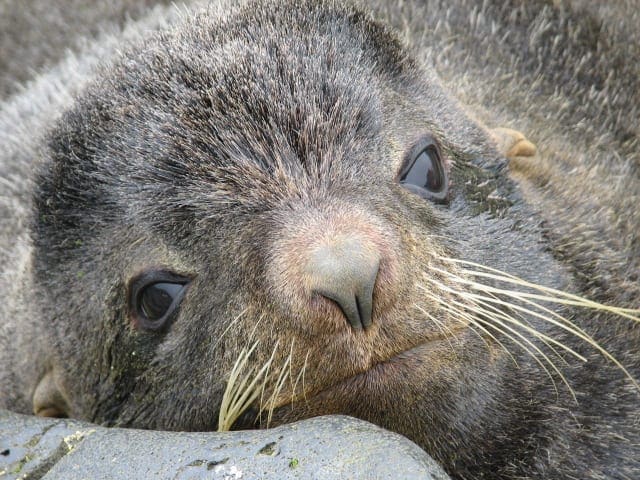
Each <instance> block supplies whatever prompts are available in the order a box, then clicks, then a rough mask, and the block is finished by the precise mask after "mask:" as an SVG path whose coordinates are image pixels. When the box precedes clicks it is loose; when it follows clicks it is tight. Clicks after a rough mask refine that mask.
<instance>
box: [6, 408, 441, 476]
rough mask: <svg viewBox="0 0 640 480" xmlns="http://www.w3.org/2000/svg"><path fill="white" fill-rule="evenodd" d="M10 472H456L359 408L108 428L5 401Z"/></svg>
mask: <svg viewBox="0 0 640 480" xmlns="http://www.w3.org/2000/svg"><path fill="white" fill-rule="evenodd" d="M0 478H2V479H5V478H6V479H19V478H20V479H22V478H24V479H46V480H51V479H65V480H74V479H87V478H90V479H93V480H100V479H109V480H117V479H147V478H153V479H176V480H177V479H180V480H186V479H196V478H197V479H200V478H206V479H228V480H236V479H243V480H247V479H278V480H280V479H288V478H301V479H323V480H331V479H367V480H374V479H394V480H395V479H414V478H415V479H425V480H448V479H449V477H448V476H447V475H446V474H445V473H443V471H442V470H441V469H440V467H438V466H437V465H436V463H435V462H434V461H433V460H432V459H431V457H429V456H428V455H427V454H426V453H425V452H423V451H422V450H421V449H420V448H419V447H418V446H416V445H415V444H413V443H412V442H410V441H409V440H407V439H406V438H404V437H402V436H401V435H398V434H395V433H391V432H388V431H386V430H383V429H381V428H379V427H376V426H374V425H372V424H370V423H367V422H364V421H362V420H356V419H354V418H351V417H343V416H327V417H318V418H312V419H310V420H305V421H302V422H297V423H293V424H289V425H285V426H282V427H278V428H274V429H271V430H255V431H242V432H227V433H212V432H203V433H184V432H159V431H149V430H133V429H119V428H103V427H99V426H96V425H92V424H88V423H82V422H76V421H70V420H57V419H41V418H37V417H29V416H24V415H17V414H14V413H11V412H7V411H3V410H0Z"/></svg>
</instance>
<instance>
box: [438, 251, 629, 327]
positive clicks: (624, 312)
mask: <svg viewBox="0 0 640 480" xmlns="http://www.w3.org/2000/svg"><path fill="white" fill-rule="evenodd" d="M438 258H439V259H441V260H443V261H448V262H453V263H460V264H463V265H470V266H473V267H477V268H481V269H483V270H486V271H489V272H493V273H494V274H495V275H492V274H490V273H486V272H478V271H475V270H468V269H465V272H467V273H470V274H472V275H475V276H479V277H485V278H492V279H494V280H500V281H503V282H506V283H513V284H516V285H521V286H524V287H528V288H531V289H533V290H538V291H541V292H547V293H549V294H551V295H552V296H540V297H534V298H538V299H539V300H545V301H549V302H553V303H561V304H563V305H572V306H576V307H585V308H592V309H594V310H603V311H606V312H609V313H614V314H616V315H619V316H621V317H625V318H628V319H630V320H634V321H636V322H640V309H634V308H622V307H613V306H610V305H605V304H602V303H598V302H595V301H593V300H589V299H588V298H584V297H581V296H579V295H575V294H572V293H569V292H565V291H562V290H557V289H555V288H551V287H545V286H544V285H539V284H537V283H532V282H528V281H526V280H523V279H521V278H519V277H516V276H515V275H511V274H509V273H507V272H503V271H501V270H497V269H495V268H491V267H487V266H485V265H481V264H479V263H475V262H470V261H467V260H460V259H456V258H448V257H438ZM518 293H523V292H518ZM527 295H535V294H527ZM558 297H564V298H565V299H567V300H562V299H560V298H558ZM530 298H532V297H530Z"/></svg>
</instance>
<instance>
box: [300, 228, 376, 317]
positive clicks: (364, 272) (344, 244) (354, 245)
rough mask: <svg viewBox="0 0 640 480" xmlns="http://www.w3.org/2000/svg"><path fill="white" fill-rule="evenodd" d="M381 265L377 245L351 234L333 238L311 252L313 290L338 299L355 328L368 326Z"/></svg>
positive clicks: (309, 268) (309, 263) (308, 270)
mask: <svg viewBox="0 0 640 480" xmlns="http://www.w3.org/2000/svg"><path fill="white" fill-rule="evenodd" d="M379 266H380V254H379V252H377V251H376V250H375V248H371V247H369V246H365V244H364V243H363V242H362V241H360V240H359V239H357V238H354V237H351V236H349V237H342V238H338V239H332V240H331V242H330V243H328V244H323V245H321V246H318V247H317V248H316V249H315V250H314V251H313V252H312V253H311V255H310V258H309V261H308V263H307V272H308V274H309V276H310V278H311V291H312V292H313V293H317V294H319V295H322V296H323V297H326V298H328V299H330V300H333V301H334V302H336V303H337V304H338V306H339V307H340V309H341V310H342V313H344V316H345V317H346V318H347V321H348V322H349V324H351V326H352V327H353V328H356V329H362V328H367V327H369V326H370V325H371V314H372V311H373V289H374V285H375V283H376V277H377V276H378V269H379Z"/></svg>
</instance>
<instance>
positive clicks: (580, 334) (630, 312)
mask: <svg viewBox="0 0 640 480" xmlns="http://www.w3.org/2000/svg"><path fill="white" fill-rule="evenodd" d="M438 258H439V259H440V260H443V261H446V262H451V263H454V264H460V265H469V266H472V267H475V268H479V269H482V270H484V271H478V270H471V269H468V268H464V267H463V268H462V270H461V272H462V273H464V274H466V275H469V276H471V277H480V278H487V279H491V280H495V281H498V282H503V283H508V284H512V285H518V286H520V287H525V288H529V289H532V290H535V291H538V292H541V293H542V294H539V293H530V292H525V291H518V290H510V289H506V288H499V287H494V286H491V285H485V284H483V283H480V282H478V281H476V280H472V279H469V278H463V277H461V276H459V275H457V274H455V273H452V272H448V271H446V270H444V269H442V268H438V267H435V266H430V267H429V268H430V269H431V270H433V271H434V272H437V273H440V274H442V275H445V276H447V277H449V278H450V279H452V280H453V281H454V282H456V283H461V284H464V285H467V286H468V287H469V288H471V289H473V290H476V291H479V292H482V294H478V293H471V292H458V291H456V290H455V289H451V288H449V287H447V286H446V285H444V284H442V283H441V282H438V281H437V280H436V279H434V278H431V277H429V276H426V279H427V280H428V281H430V282H432V283H434V284H436V285H437V286H438V287H439V288H442V289H445V291H449V292H450V293H453V294H454V295H455V294H457V295H460V296H462V297H468V298H469V299H470V300H472V301H474V302H487V303H484V305H485V307H487V306H488V304H493V305H501V306H504V307H507V308H509V309H511V310H514V311H517V312H522V313H523V314H525V315H530V316H532V317H535V318H538V319H540V320H542V321H544V322H547V323H549V324H552V325H554V326H557V327H558V328H560V329H562V330H564V331H566V332H568V333H570V334H571V335H574V336H576V337H577V338H579V339H581V340H583V341H584V342H586V343H587V344H589V345H591V346H592V347H593V348H595V349H596V350H597V351H598V352H599V353H600V354H602V355H603V356H604V357H605V358H606V359H608V360H609V361H611V362H612V363H613V364H614V365H616V367H618V368H619V369H620V370H621V371H622V372H624V374H625V375H626V376H627V378H628V379H629V380H631V382H632V383H633V384H634V385H635V387H636V388H637V389H638V390H640V384H639V383H638V381H637V380H636V379H635V378H634V377H633V376H632V375H631V373H630V372H629V371H628V370H627V369H626V368H625V367H624V365H622V363H620V362H619V361H618V360H617V359H616V358H615V357H614V356H613V355H611V354H610V353H609V352H608V351H607V350H606V349H605V348H603V347H602V346H601V345H600V344H599V343H598V342H597V341H596V340H595V339H593V338H592V337H591V336H590V335H589V334H588V333H586V332H585V331H584V330H583V329H582V328H580V327H579V326H577V325H575V324H574V323H573V322H571V321H570V320H568V319H567V318H565V317H563V316H562V315H560V314H558V313H557V312H554V311H553V310H551V309H549V308H547V307H546V306H544V305H541V304H540V303H538V301H541V302H547V303H554V304H559V305H567V306H574V307H581V308H588V309H592V310H596V311H604V312H608V313H611V314H615V315H618V316H620V317H624V318H627V319H630V320H633V321H638V322H640V316H638V315H640V310H636V309H629V308H619V307H612V306H609V305H604V304H601V303H598V302H594V301H592V300H588V299H586V298H582V297H580V296H578V295H574V294H571V293H567V292H563V291H561V290H557V289H553V288H550V287H545V286H542V285H538V284H535V283H532V282H528V281H526V280H523V279H521V278H518V277H516V276H514V275H511V274H509V273H506V272H502V271H500V270H497V269H495V268H491V267H487V266H485V265H481V264H478V263H475V262H470V261H466V260H460V259H453V258H448V257H438ZM487 272H490V273H487ZM494 294H496V295H503V296H506V297H510V298H513V299H516V300H518V301H520V302H523V303H525V304H527V305H530V306H531V307H533V308H526V307H523V306H521V305H517V304H515V303H512V302H509V301H505V300H502V299H500V298H498V297H496V296H495V295H494ZM509 317H510V316H509ZM503 318H504V317H503ZM511 318H512V317H511ZM512 320H513V321H516V322H517V320H516V319H513V318H512ZM518 324H519V325H520V326H521V327H522V328H527V327H525V324H524V323H523V322H518ZM529 328H530V327H529ZM533 330H534V332H535V333H533V332H532V333H533V334H534V335H535V336H537V337H538V338H541V337H540V335H542V334H541V333H540V332H537V330H535V329H533ZM541 339H542V338H541ZM547 340H548V341H551V342H552V343H554V344H556V345H558V346H560V347H562V348H563V349H564V350H565V351H568V352H569V353H571V354H572V355H574V356H576V357H577V358H580V359H583V360H585V361H586V359H585V357H583V356H581V355H579V354H577V353H576V352H575V351H573V350H572V349H569V348H568V347H566V346H565V345H563V344H562V343H560V342H557V341H555V340H553V339H551V338H550V337H547ZM545 343H546V342H545ZM548 346H549V348H552V347H551V346H550V345H548ZM561 358H562V357H561Z"/></svg>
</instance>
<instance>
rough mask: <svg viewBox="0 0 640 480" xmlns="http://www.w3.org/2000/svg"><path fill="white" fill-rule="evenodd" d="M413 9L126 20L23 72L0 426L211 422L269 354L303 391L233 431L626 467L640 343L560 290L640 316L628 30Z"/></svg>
mask: <svg viewBox="0 0 640 480" xmlns="http://www.w3.org/2000/svg"><path fill="white" fill-rule="evenodd" d="M60 3H62V4H63V3H64V2H60ZM141 3H142V2H141ZM416 3H418V4H417V5H413V4H412V2H398V3H396V2H389V3H387V2H379V4H378V2H371V3H370V4H368V5H361V6H359V7H357V8H355V7H350V6H349V7H343V6H339V5H336V4H334V3H331V2H305V3H304V4H302V5H297V4H295V2H293V3H287V2H285V3H284V4H280V3H278V4H271V3H269V2H265V3H264V4H262V3H258V4H251V5H250V6H249V7H242V6H240V7H235V6H234V7H233V8H232V9H231V10H230V11H229V12H227V10H226V9H225V8H222V7H217V6H212V5H206V6H205V8H204V9H203V10H200V7H198V6H193V12H192V11H190V10H188V9H186V8H183V9H182V10H177V11H176V10H174V9H173V7H164V6H162V5H158V6H156V7H154V8H151V7H150V8H149V10H148V11H147V13H144V11H145V10H144V8H142V7H141V6H140V5H136V6H135V12H136V13H135V16H136V18H133V19H127V15H126V14H122V15H121V14H119V13H114V17H113V18H115V19H116V21H114V22H112V23H111V22H110V23H108V25H107V26H106V27H104V28H102V27H101V28H97V27H96V31H95V32H91V33H90V34H88V36H87V35H83V38H82V39H81V40H80V39H78V38H75V37H74V36H73V35H68V36H64V35H63V36H61V37H56V38H59V42H57V43H55V44H54V47H55V45H58V47H56V48H53V47H52V50H53V52H51V53H50V54H49V55H51V56H52V57H56V55H58V58H61V60H60V61H59V62H57V63H49V64H48V67H47V68H45V70H44V71H43V72H42V73H40V74H38V75H34V76H33V78H32V79H31V80H30V81H28V82H25V83H24V84H23V86H15V84H13V83H11V82H12V81H13V80H14V79H15V80H20V81H24V79H25V78H26V77H28V75H29V74H28V72H29V71H30V69H29V68H25V67H24V65H29V62H30V59H29V58H12V57H11V55H9V56H7V57H6V58H8V65H10V66H11V68H8V69H7V71H15V72H19V73H17V74H15V75H14V77H13V78H9V79H7V77H3V80H2V81H3V82H4V83H3V85H2V92H4V95H5V97H4V99H3V103H2V104H1V112H0V126H1V128H0V152H1V153H0V181H1V182H2V188H3V190H2V196H1V200H0V219H1V220H0V222H1V223H0V225H1V226H2V230H1V232H0V242H1V243H0V246H1V249H0V255H1V256H0V262H1V263H2V265H3V276H2V277H1V279H0V292H1V294H2V299H3V304H2V307H0V313H1V315H2V326H1V327H0V328H1V329H0V346H1V347H2V348H1V349H0V358H1V359H2V364H3V370H2V372H0V387H1V388H0V391H1V393H0V406H2V407H5V408H10V409H14V410H17V411H23V412H32V411H35V412H36V413H38V414H41V415H69V416H73V417H77V418H82V419H86V420H90V421H94V422H100V423H105V424H108V425H122V426H136V427H145V428H159V429H175V430H185V429H186V430H208V429H209V430H210V429H215V428H216V427H217V420H218V413H219V411H220V406H221V404H222V403H223V392H224V391H225V388H226V385H227V381H228V380H229V377H230V372H231V370H232V369H233V366H234V364H236V360H237V359H238V357H239V356H240V355H241V352H242V351H243V350H244V351H246V350H245V349H246V348H247V347H251V346H252V345H255V348H254V350H253V351H252V355H251V356H250V358H251V360H250V362H252V363H253V364H255V365H256V366H261V365H264V364H266V363H268V361H271V362H272V363H271V365H273V370H275V371H276V372H279V371H289V372H291V374H290V375H288V376H289V377H290V378H289V379H288V380H287V381H285V382H284V386H282V385H281V386H280V388H276V387H275V386H274V385H275V384H276V383H278V382H277V381H276V380H277V378H278V377H277V375H276V377H275V379H274V378H272V377H269V376H267V378H268V381H267V383H266V384H265V391H266V392H267V396H268V394H269V393H274V394H273V395H272V396H271V397H270V400H271V402H270V405H268V408H267V409H265V411H264V412H262V414H259V412H258V410H259V409H260V408H262V406H263V405H262V403H261V402H259V401H257V400H256V402H254V403H253V404H252V405H251V407H252V408H250V409H249V410H247V411H246V412H245V413H244V415H243V416H242V417H240V419H239V420H238V422H237V423H236V424H235V426H236V427H237V428H239V427H245V428H246V427H252V426H258V425H262V426H266V424H267V421H266V417H267V412H266V410H268V417H269V423H270V424H278V423H283V422H287V421H293V420H296V419H299V418H305V417H308V416H313V415H321V414H327V413H344V414H349V415H353V416H357V417H360V418H363V419H365V420H369V421H372V422H374V423H377V424H379V425H382V426H384V427H386V428H389V429H391V430H394V431H397V432H400V433H403V434H405V435H407V436H408V437H409V438H411V439H412V440H413V441H415V442H416V443H418V444H419V445H421V446H422V447H423V448H424V449H425V450H426V451H428V452H429V453H430V454H431V455H432V456H433V457H434V458H435V459H436V460H438V461H439V462H440V463H441V464H442V465H443V466H444V467H445V469H446V470H447V471H448V472H449V474H450V475H452V477H454V478H505V479H515V478H585V479H587V478H591V479H597V478H634V477H635V476H638V474H639V472H640V464H639V463H638V458H640V455H639V453H640V452H638V448H639V447H638V445H639V444H640V427H639V425H638V418H639V415H640V397H639V396H638V390H637V387H636V386H635V385H634V383H633V381H632V380H631V379H630V378H629V376H630V377H632V378H635V379H638V377H639V376H640V366H639V363H638V355H637V352H638V347H639V346H640V329H639V328H638V325H637V323H635V322H634V321H633V320H631V319H629V318H624V317H622V318H621V317H620V316H619V315H615V313H616V312H611V311H607V310H604V309H602V308H600V307H597V306H593V305H592V308H590V309H585V308H581V307H583V306H585V302H582V301H578V300H576V298H577V297H567V296H560V297H557V295H559V294H557V293H554V292H555V290H558V291H567V292H573V293H575V294H578V295H580V296H583V297H588V298H590V299H592V300H594V301H597V302H601V303H606V304H608V305H615V306H616V307H621V308H637V307H638V304H639V302H640V287H639V282H638V276H637V275H638V269H639V263H640V254H639V253H640V252H639V248H640V242H639V241H638V230H639V228H638V225H639V224H640V220H639V218H638V216H639V215H640V214H639V213H638V208H637V205H638V204H640V182H639V180H638V166H639V159H638V151H639V149H638V132H639V125H638V105H639V104H640V98H638V96H639V95H640V80H639V77H640V75H638V73H639V71H638V69H639V68H640V67H639V66H638V65H639V62H638V61H637V60H638V58H639V51H640V46H639V43H638V39H637V37H634V35H637V34H636V33H634V29H633V25H636V24H637V15H638V14H637V13H636V11H635V9H634V8H633V7H634V6H633V4H632V3H630V2H629V3H627V4H622V5H620V6H619V7H618V9H606V8H604V7H601V8H599V9H596V8H594V7H593V6H590V5H588V4H585V5H583V3H584V2H572V3H568V4H564V3H558V2H556V3H545V2H523V3H522V4H519V3H518V2H514V3H508V4H502V3H501V4H500V5H494V4H493V3H492V2H485V3H484V4H483V5H482V6H481V7H480V6H477V5H475V2H464V1H460V2H446V3H445V4H440V3H439V2H424V3H425V4H422V2H416ZM496 3H498V2H496ZM7 5H8V6H6V7H5V8H7V9H11V4H10V3H9V4H7ZM17 8H18V7H16V9H17ZM119 8H122V12H127V11H128V8H130V7H129V6H127V4H126V2H123V3H122V4H119ZM131 8H133V7H131ZM361 9H363V10H364V11H366V10H369V9H370V10H371V12H372V13H371V15H372V17H369V14H368V13H363V11H362V10H361ZM16 11H17V10H16ZM59 12H60V15H61V16H62V17H63V18H64V15H65V9H64V8H61V9H59ZM194 12H196V13H194ZM16 15H18V17H19V14H17V13H16ZM117 19H121V20H120V22H118V21H117ZM374 19H376V20H374ZM634 21H635V22H636V23H634ZM41 22H42V23H40V26H42V25H44V26H45V27H46V26H47V25H49V26H50V25H51V22H49V21H47V19H42V20H41ZM36 23H37V22H36ZM16 25H21V23H20V22H16ZM7 28H9V27H7ZM42 29H43V30H46V28H44V27H43V28H42ZM69 30H70V31H72V30H73V27H72V26H70V27H69ZM83 31H84V30H83ZM155 31H159V33H154V32H155ZM7 32H8V35H9V36H10V37H11V38H14V39H18V40H20V39H22V41H23V42H24V43H25V44H26V45H31V44H32V43H33V41H34V40H33V39H32V40H30V39H29V37H28V36H27V35H25V33H24V30H23V29H21V30H18V31H16V32H10V31H9V30H7ZM5 35H7V33H6V32H5ZM18 40H17V43H20V42H19V41H18ZM30 42H31V44H30ZM32 47H33V45H31V47H29V48H25V49H24V51H27V52H28V51H31V49H32ZM63 47H69V48H70V49H71V52H68V53H66V54H63V53H62V50H61V49H62V48H63ZM35 51H38V49H37V48H35ZM40 65H43V62H42V60H41V55H40V56H39V55H38V54H34V56H33V66H34V68H39V66H40ZM45 65H46V63H45ZM436 73H437V75H436ZM438 76H439V78H438ZM487 126H489V127H494V126H508V127H512V128H517V129H519V130H522V131H525V132H527V135H528V137H529V138H530V139H533V140H535V141H536V143H537V145H538V149H539V153H538V155H537V156H535V157H524V158H521V157H515V158H510V159H509V160H508V161H507V159H506V158H505V155H504V153H505V152H503V151H501V150H500V149H499V148H497V147H496V145H495V142H494V140H495V135H493V134H492V133H491V131H490V130H489V129H488V128H487ZM423 152H437V153H435V154H433V155H435V156H434V157H431V162H432V166H431V167H432V169H431V170H430V171H432V172H440V174H441V175H442V177H441V178H440V179H441V180H442V182H438V181H433V182H431V184H429V182H427V184H426V185H427V186H429V185H430V186H429V188H427V189H426V190H425V189H418V191H419V192H418V193H420V192H426V194H425V195H416V194H415V193H416V189H409V188H406V187H405V186H403V184H404V181H405V179H406V177H405V176H404V174H405V173H406V172H407V171H408V169H409V167H411V165H412V161H413V160H416V161H418V159H419V158H421V155H422V153H423ZM434 165H437V166H434ZM403 172H404V173H403ZM445 180H446V182H445ZM401 181H402V182H401ZM444 183H446V184H447V186H444V185H443V184H444ZM429 192H430V193H429ZM431 194H434V195H431ZM327 258H329V259H330V260H335V261H327V260H326V259H327ZM461 262H467V263H461ZM335 264H339V265H338V266H336V265H335ZM344 265H347V267H345V266H344ZM499 272H507V273H508V274H509V275H513V277H507V276H505V275H504V274H503V273H499ZM492 276H493V277H492ZM516 278H522V279H525V280H527V281H529V282H531V284H527V285H525V284H523V282H522V281H520V280H516ZM480 279H481V280H483V282H484V283H483V284H482V285H483V286H480V285H479V284H478V282H479V281H480ZM465 282H466V283H465ZM510 282H511V283H510ZM505 284H506V286H505ZM154 285H156V286H157V285H162V288H164V289H165V290H164V293H166V294H167V295H169V296H170V297H171V299H172V300H173V301H172V303H171V306H167V305H165V306H167V310H166V311H167V312H170V313H171V315H169V314H168V313H167V315H166V316H165V315H156V316H155V317H154V315H153V314H152V313H153V310H154V308H153V302H151V304H148V302H147V304H146V307H145V299H147V296H146V295H147V293H145V292H147V291H148V288H149V287H150V286H152V287H153V286H154ZM461 285H462V286H461ZM514 285H516V286H517V287H514ZM532 285H541V286H544V287H546V288H552V289H555V290H553V291H551V290H540V289H538V290H536V289H535V288H534V287H533V286H532ZM156 288H157V287H156ZM509 288H510V289H511V290H513V289H514V288H520V289H521V290H519V292H520V293H521V294H525V295H529V296H522V295H520V296H518V295H515V296H514V294H513V292H512V293H511V294H509V293H508V292H507V290H509ZM478 289H479V290H478ZM532 289H533V290H532ZM511 290H509V291H511ZM344 291H349V292H351V293H353V295H352V296H351V297H344V296H343V292H344ZM176 292H178V293H176ZM541 292H542V293H541ZM156 293H157V292H156ZM543 294H544V296H546V297H547V298H548V297H549V296H556V299H557V298H561V299H564V300H563V301H564V303H560V304H559V303H558V302H556V303H553V302H550V303H545V302H546V300H540V299H539V298H537V297H534V296H531V295H539V296H543ZM473 295H482V296H481V297H474V296H473ZM505 295H506V296H507V298H506V299H505V298H504V296H505ZM509 295H510V296H509ZM514 298H515V299H516V300H515V301H513V299H514ZM492 299H493V300H492ZM509 299H512V302H510V303H509V305H507V304H506V303H507V301H508V300H509ZM352 301H354V302H355V304H354V305H355V307H353V308H352V306H353V305H352V304H351V303H350V302H352ZM535 301H538V302H539V305H540V306H541V308H538V309H537V310H534V314H532V313H531V310H530V309H531V303H530V302H535ZM499 302H503V303H499ZM528 302H529V303H528ZM572 302H573V303H572ZM140 304H142V305H140ZM150 305H151V306H150ZM594 305H595V304H594ZM156 306H157V305H156ZM544 309H547V310H546V311H545V310H544ZM163 311H164V310H163ZM150 312H151V313H150ZM550 312H552V313H550ZM625 312H627V311H625ZM161 313H162V312H161ZM535 313H537V315H536V314H535ZM623 313H624V312H623ZM627 313H628V312H627ZM629 315H631V316H633V314H629ZM156 317H157V318H156ZM487 317H491V318H492V320H490V319H488V318H487ZM562 319H570V320H571V321H572V322H573V324H575V325H577V326H579V328H580V330H577V329H576V328H573V329H572V331H571V332H570V331H568V329H567V328H564V327H566V324H565V323H564V320H562ZM517 322H519V323H517ZM563 326H564V327H563ZM533 331H536V332H542V334H543V335H545V337H541V336H540V335H538V336H536V335H535V334H533V333H532V332H533ZM589 337H592V338H593V340H595V342H597V344H598V345H600V347H601V349H604V350H606V351H607V352H610V354H611V355H612V356H613V357H615V359H616V360H617V361H618V362H619V365H615V364H614V362H613V361H612V360H611V359H607V358H606V356H605V355H603V352H602V351H601V350H598V348H595V347H594V346H593V345H590V344H589V341H588V338H589ZM549 339H552V340H553V341H555V342H557V343H553V342H550V341H549ZM544 340H546V344H545V341H544ZM256 341H258V343H254V342H256ZM560 344H562V345H565V346H568V347H569V348H570V349H571V351H568V350H567V349H563V347H562V345H560ZM578 357H579V358H578ZM546 359H551V360H552V362H551V364H550V363H549V362H547V360H546ZM583 360H588V361H587V362H584V361H583ZM554 366H556V367H557V369H554ZM623 368H625V369H626V370H627V372H628V374H629V375H626V374H625V373H624V371H623ZM563 378H564V381H563ZM297 380H300V381H297ZM565 381H566V384H565Z"/></svg>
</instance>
